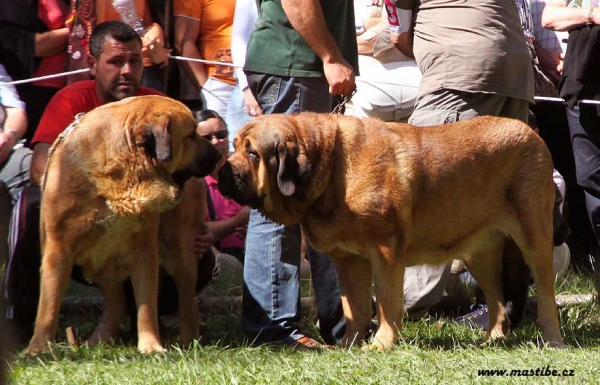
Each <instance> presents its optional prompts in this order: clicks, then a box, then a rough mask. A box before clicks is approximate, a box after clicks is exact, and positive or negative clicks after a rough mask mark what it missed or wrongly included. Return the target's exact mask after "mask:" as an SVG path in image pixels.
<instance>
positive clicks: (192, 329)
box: [163, 236, 200, 346]
mask: <svg viewBox="0 0 600 385" xmlns="http://www.w3.org/2000/svg"><path fill="white" fill-rule="evenodd" d="M179 242H181V243H185V242H187V246H188V247H181V246H182V245H181V244H179V247H171V248H170V249H169V250H168V251H166V252H165V254H164V255H163V258H164V259H163V266H164V267H165V269H166V271H167V273H168V274H169V275H170V276H171V277H173V279H174V280H175V284H176V285H177V292H178V294H179V320H180V332H179V339H178V343H179V344H181V345H184V346H186V345H189V344H191V343H192V342H193V341H194V340H196V339H198V338H200V332H199V326H198V325H199V322H200V313H199V311H198V304H197V303H196V296H195V294H196V279H197V277H196V275H197V270H198V260H197V257H196V255H195V254H194V252H193V250H192V247H191V245H192V243H193V239H188V237H185V236H184V237H183V238H182V239H180V240H179ZM171 246H175V245H171ZM167 247H168V246H167Z"/></svg>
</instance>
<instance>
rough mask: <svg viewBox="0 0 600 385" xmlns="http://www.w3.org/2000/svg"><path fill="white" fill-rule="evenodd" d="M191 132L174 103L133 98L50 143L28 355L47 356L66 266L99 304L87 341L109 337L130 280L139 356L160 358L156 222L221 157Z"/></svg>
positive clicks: (95, 113) (192, 124)
mask: <svg viewBox="0 0 600 385" xmlns="http://www.w3.org/2000/svg"><path fill="white" fill-rule="evenodd" d="M196 126H197V124H196V121H195V120H194V117H193V116H192V114H191V112H190V111H189V109H188V108H187V107H185V106H184V105H183V104H181V103H179V102H176V101H174V100H172V99H169V98H166V97H161V96H141V97H134V98H127V99H124V100H122V101H120V102H116V103H110V104H106V105H103V106H100V107H98V108H96V109H94V110H92V111H90V112H88V113H87V114H85V115H84V116H83V117H80V118H79V119H78V120H76V122H74V124H72V125H71V126H70V127H69V128H67V130H65V132H64V133H63V134H61V136H60V137H59V138H58V139H57V140H56V141H55V142H54V144H53V145H52V147H51V149H50V152H49V159H48V165H47V167H46V173H45V176H44V179H43V181H42V203H41V224H40V225H41V234H42V267H41V285H40V288H41V294H40V302H39V307H38V313H37V318H36V323H35V329H34V335H33V338H32V339H31V342H30V344H29V347H28V348H27V350H26V352H27V353H29V354H36V353H38V352H41V351H44V350H47V349H48V346H47V342H49V341H52V340H54V338H55V335H56V329H57V323H58V312H59V310H60V305H61V302H62V299H63V296H64V292H65V289H66V287H67V284H68V282H69V279H70V274H71V270H72V267H73V265H78V266H80V267H81V270H82V272H83V275H84V277H85V278H86V279H87V280H89V281H90V282H95V283H97V284H98V287H99V288H100V290H101V291H102V294H103V296H104V300H105V301H104V310H103V315H102V319H101V321H100V324H99V325H98V327H97V328H96V330H95V331H94V333H93V335H92V337H91V338H90V341H91V343H97V342H99V341H102V340H107V339H108V338H110V336H112V334H113V333H114V331H115V330H114V329H115V325H118V321H119V319H120V317H121V315H122V314H123V312H124V311H125V299H124V295H123V281H124V280H125V279H126V278H127V277H130V278H131V281H132V284H133V290H134V294H135V299H136V303H137V308H138V314H137V325H138V349H139V350H140V351H141V352H153V351H163V350H164V348H163V347H162V345H161V343H160V338H159V334H158V318H157V292H158V266H159V216H160V213H161V212H165V211H167V210H170V209H173V208H174V207H175V206H176V204H177V203H178V202H179V200H180V197H181V195H182V189H183V186H184V184H185V182H186V181H188V180H189V179H190V178H191V177H203V176H206V175H208V174H209V173H211V172H212V171H213V170H214V167H215V166H216V164H217V163H218V161H219V160H220V158H221V153H220V152H219V150H217V149H216V148H215V147H214V146H212V145H211V144H210V143H209V142H208V141H206V140H205V139H203V138H202V137H200V136H199V135H198V134H197V133H196ZM166 220H167V221H168V218H167V219H166ZM163 241H164V240H163ZM167 267H168V265H167ZM183 268H185V269H187V267H182V268H180V269H183ZM167 270H169V269H167ZM194 272H195V270H194ZM182 276H183V275H182V274H179V275H177V274H175V275H174V278H175V279H176V281H177V280H178V279H180V277H182ZM184 279H185V278H184ZM181 282H182V281H181V280H180V281H178V286H179V285H180V283H181ZM194 285H195V282H194ZM196 326H197V323H196ZM183 332H184V330H183V327H182V333H183ZM185 333H187V334H188V335H189V334H190V332H189V331H185ZM196 333H197V332H196ZM191 334H192V335H193V332H191ZM186 338H189V337H186Z"/></svg>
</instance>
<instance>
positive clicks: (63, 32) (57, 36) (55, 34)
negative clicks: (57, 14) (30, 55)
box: [35, 28, 69, 57]
mask: <svg viewBox="0 0 600 385" xmlns="http://www.w3.org/2000/svg"><path fill="white" fill-rule="evenodd" d="M67 45H69V29H68V28H60V29H55V30H52V31H47V32H43V33H36V34H35V56H36V57H45V56H52V55H56V54H57V53H60V52H63V51H65V50H66V49H67Z"/></svg>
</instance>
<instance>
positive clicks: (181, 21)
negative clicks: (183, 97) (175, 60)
mask: <svg viewBox="0 0 600 385" xmlns="http://www.w3.org/2000/svg"><path fill="white" fill-rule="evenodd" d="M199 33H200V22H199V21H198V20H194V19H190V18H187V17H182V16H176V17H175V48H176V49H177V51H179V53H180V54H181V55H182V56H185V57H189V58H192V59H204V58H203V57H202V55H200V51H198V47H197V46H196V40H197V39H198V34H199ZM181 65H182V67H183V70H184V71H185V73H186V75H187V76H188V78H189V79H190V81H191V82H192V84H193V85H194V87H196V89H198V90H199V89H201V88H202V86H203V85H204V83H206V80H207V79H208V75H207V74H206V68H205V67H204V64H202V63H198V62H190V61H185V62H182V63H181Z"/></svg>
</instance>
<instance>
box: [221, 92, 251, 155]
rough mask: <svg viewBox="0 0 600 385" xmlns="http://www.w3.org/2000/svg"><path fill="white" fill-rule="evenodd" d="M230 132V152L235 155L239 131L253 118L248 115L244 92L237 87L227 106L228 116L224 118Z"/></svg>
mask: <svg viewBox="0 0 600 385" xmlns="http://www.w3.org/2000/svg"><path fill="white" fill-rule="evenodd" d="M224 118H225V122H226V123H227V129H228V130H229V151H231V152H232V153H233V150H234V149H233V140H234V139H235V135H236V134H237V132H238V130H239V129H240V128H241V127H242V126H243V125H244V124H246V123H248V122H249V121H250V120H252V117H251V116H250V115H248V114H247V113H246V105H245V104H244V91H242V90H241V88H240V87H235V88H234V89H233V91H232V92H231V98H230V99H229V104H228V105H227V114H226V116H224Z"/></svg>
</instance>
